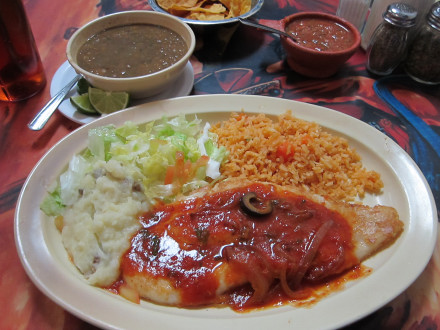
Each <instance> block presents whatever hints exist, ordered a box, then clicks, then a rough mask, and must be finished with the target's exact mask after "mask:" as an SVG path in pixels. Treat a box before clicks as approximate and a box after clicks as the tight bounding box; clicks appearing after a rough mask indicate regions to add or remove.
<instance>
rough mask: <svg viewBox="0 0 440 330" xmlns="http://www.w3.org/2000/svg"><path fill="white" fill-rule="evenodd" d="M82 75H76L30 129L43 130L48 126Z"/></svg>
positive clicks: (44, 108)
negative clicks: (50, 119) (48, 122)
mask: <svg viewBox="0 0 440 330" xmlns="http://www.w3.org/2000/svg"><path fill="white" fill-rule="evenodd" d="M81 77H82V76H81V75H76V76H75V78H73V79H72V81H70V82H69V83H68V84H67V85H66V86H64V88H63V89H62V90H60V91H59V92H58V93H57V94H55V96H54V97H53V98H52V99H51V100H50V101H49V102H47V104H46V105H45V106H44V107H43V109H41V110H40V112H38V113H37V115H36V116H35V117H34V119H33V120H32V121H31V122H30V123H29V124H28V127H29V128H30V129H31V130H33V131H39V130H41V129H42V128H43V127H44V125H46V123H47V121H48V120H49V118H50V117H51V116H52V115H53V113H54V112H55V110H56V109H57V108H58V106H59V105H60V103H61V102H62V101H63V100H64V98H65V97H66V95H67V93H69V91H70V90H71V89H72V87H73V86H75V84H76V83H77V82H78V80H79V79H80V78H81Z"/></svg>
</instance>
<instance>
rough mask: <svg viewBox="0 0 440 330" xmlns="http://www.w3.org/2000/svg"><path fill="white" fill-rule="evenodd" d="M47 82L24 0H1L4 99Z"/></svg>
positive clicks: (23, 95) (0, 71) (0, 66)
mask: <svg viewBox="0 0 440 330" xmlns="http://www.w3.org/2000/svg"><path fill="white" fill-rule="evenodd" d="M45 84H46V76H45V74H44V69H43V65H42V63H41V60H40V56H39V54H38V50H37V47H36V45H35V40H34V37H33V35H32V31H31V28H30V26H29V22H28V19H27V16H26V12H25V9H24V6H23V3H22V2H21V0H0V101H20V100H23V99H26V98H28V97H31V96H32V95H34V94H36V93H37V92H39V91H40V90H41V89H42V88H43V87H44V85H45Z"/></svg>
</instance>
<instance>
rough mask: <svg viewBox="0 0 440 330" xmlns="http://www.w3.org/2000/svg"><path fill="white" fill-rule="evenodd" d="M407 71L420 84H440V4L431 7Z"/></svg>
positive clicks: (412, 45) (409, 53)
mask: <svg viewBox="0 0 440 330" xmlns="http://www.w3.org/2000/svg"><path fill="white" fill-rule="evenodd" d="M405 71H406V73H407V74H408V75H409V76H410V77H411V78H413V79H414V80H416V81H418V82H421V83H425V84H432V85H433V84H439V83H440V2H436V3H434V5H433V6H432V7H431V10H430V11H429V13H428V15H427V20H426V22H425V23H424V25H423V26H422V27H421V29H420V31H419V33H418V35H417V36H416V38H415V39H414V42H413V43H412V44H411V46H410V48H409V51H408V57H407V59H406V61H405Z"/></svg>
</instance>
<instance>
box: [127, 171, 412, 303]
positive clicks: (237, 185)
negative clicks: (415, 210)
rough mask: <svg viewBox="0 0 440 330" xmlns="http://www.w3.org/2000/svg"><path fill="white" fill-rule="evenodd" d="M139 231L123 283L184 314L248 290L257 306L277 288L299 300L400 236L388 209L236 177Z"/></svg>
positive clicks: (163, 210)
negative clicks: (309, 286) (312, 286)
mask: <svg viewBox="0 0 440 330" xmlns="http://www.w3.org/2000/svg"><path fill="white" fill-rule="evenodd" d="M246 203H247V204H246ZM249 204H250V205H249ZM142 226H143V228H142V229H141V230H140V231H139V232H138V233H137V234H136V235H135V236H134V237H133V240H132V243H131V248H130V250H129V251H128V252H127V253H126V254H125V256H124V257H123V259H122V263H121V272H122V276H123V279H124V281H125V282H126V283H127V285H129V286H130V287H131V288H133V289H134V290H136V291H137V292H139V294H140V296H141V297H143V298H144V299H147V300H150V301H152V302H155V303H159V304H165V305H174V306H181V307H191V306H203V305H210V304H219V303H224V304H228V302H230V301H231V299H235V300H237V299H238V298H237V296H238V295H239V294H238V293H237V292H238V291H239V290H240V288H243V287H245V286H247V287H249V288H250V291H249V292H250V293H247V295H246V294H244V296H243V297H241V298H240V299H243V301H244V303H246V302H252V303H253V304H255V303H260V302H261V303H263V302H264V301H265V299H267V296H268V295H269V292H274V290H276V289H277V288H278V290H279V291H280V292H283V293H284V294H285V295H287V296H288V297H290V298H292V299H296V298H300V295H298V292H301V288H302V286H303V285H304V283H317V282H318V283H319V282H320V281H324V280H326V279H328V278H329V277H332V276H334V275H337V274H341V273H342V272H344V271H347V270H348V269H351V268H352V267H354V266H356V265H358V264H360V263H361V262H362V261H363V260H365V259H367V258H368V257H370V256H372V255H374V254H376V253H378V252H380V251H382V250H383V249H385V248H386V247H388V246H389V245H390V244H393V243H394V242H395V241H396V240H397V238H398V237H399V235H400V234H401V233H402V231H403V228H404V224H403V222H402V221H401V220H399V215H398V213H397V211H396V210H395V209H394V208H392V207H387V206H381V205H377V206H374V207H369V206H365V205H360V204H350V203H344V202H333V201H328V200H324V199H323V198H322V197H317V196H314V195H310V194H308V193H307V192H304V191H300V190H297V189H294V188H286V187H281V186H278V185H274V184H268V183H260V182H258V183H254V182H249V181H246V180H240V179H231V180H226V181H224V182H221V183H218V184H217V185H216V186H214V187H212V188H205V189H202V190H200V191H198V192H197V193H196V194H194V195H192V196H191V197H189V198H186V199H183V200H180V201H178V202H175V203H173V204H170V205H161V206H159V207H157V208H156V209H155V210H153V211H151V212H149V213H147V214H145V215H144V217H143V218H142ZM234 290H235V291H234ZM240 292H242V291H240ZM243 292H244V291H243ZM232 296H233V297H234V298H231V297H232Z"/></svg>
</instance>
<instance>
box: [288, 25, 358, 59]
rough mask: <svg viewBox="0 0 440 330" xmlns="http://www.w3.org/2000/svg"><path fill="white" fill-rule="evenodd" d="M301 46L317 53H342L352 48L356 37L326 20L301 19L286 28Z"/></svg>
mask: <svg viewBox="0 0 440 330" xmlns="http://www.w3.org/2000/svg"><path fill="white" fill-rule="evenodd" d="M286 32H287V33H290V34H292V35H293V36H294V37H295V38H296V39H297V40H298V42H299V44H300V45H301V46H304V47H307V48H310V49H314V50H317V51H322V52H327V51H330V52H331V51H333V52H334V51H342V50H344V49H347V48H350V47H351V46H352V45H353V43H354V41H355V36H354V34H353V32H351V31H350V30H349V29H347V28H346V27H344V26H343V25H341V24H339V23H337V22H335V21H332V20H328V19H324V18H301V19H297V20H293V21H292V22H290V23H289V24H288V25H287V27H286Z"/></svg>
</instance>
